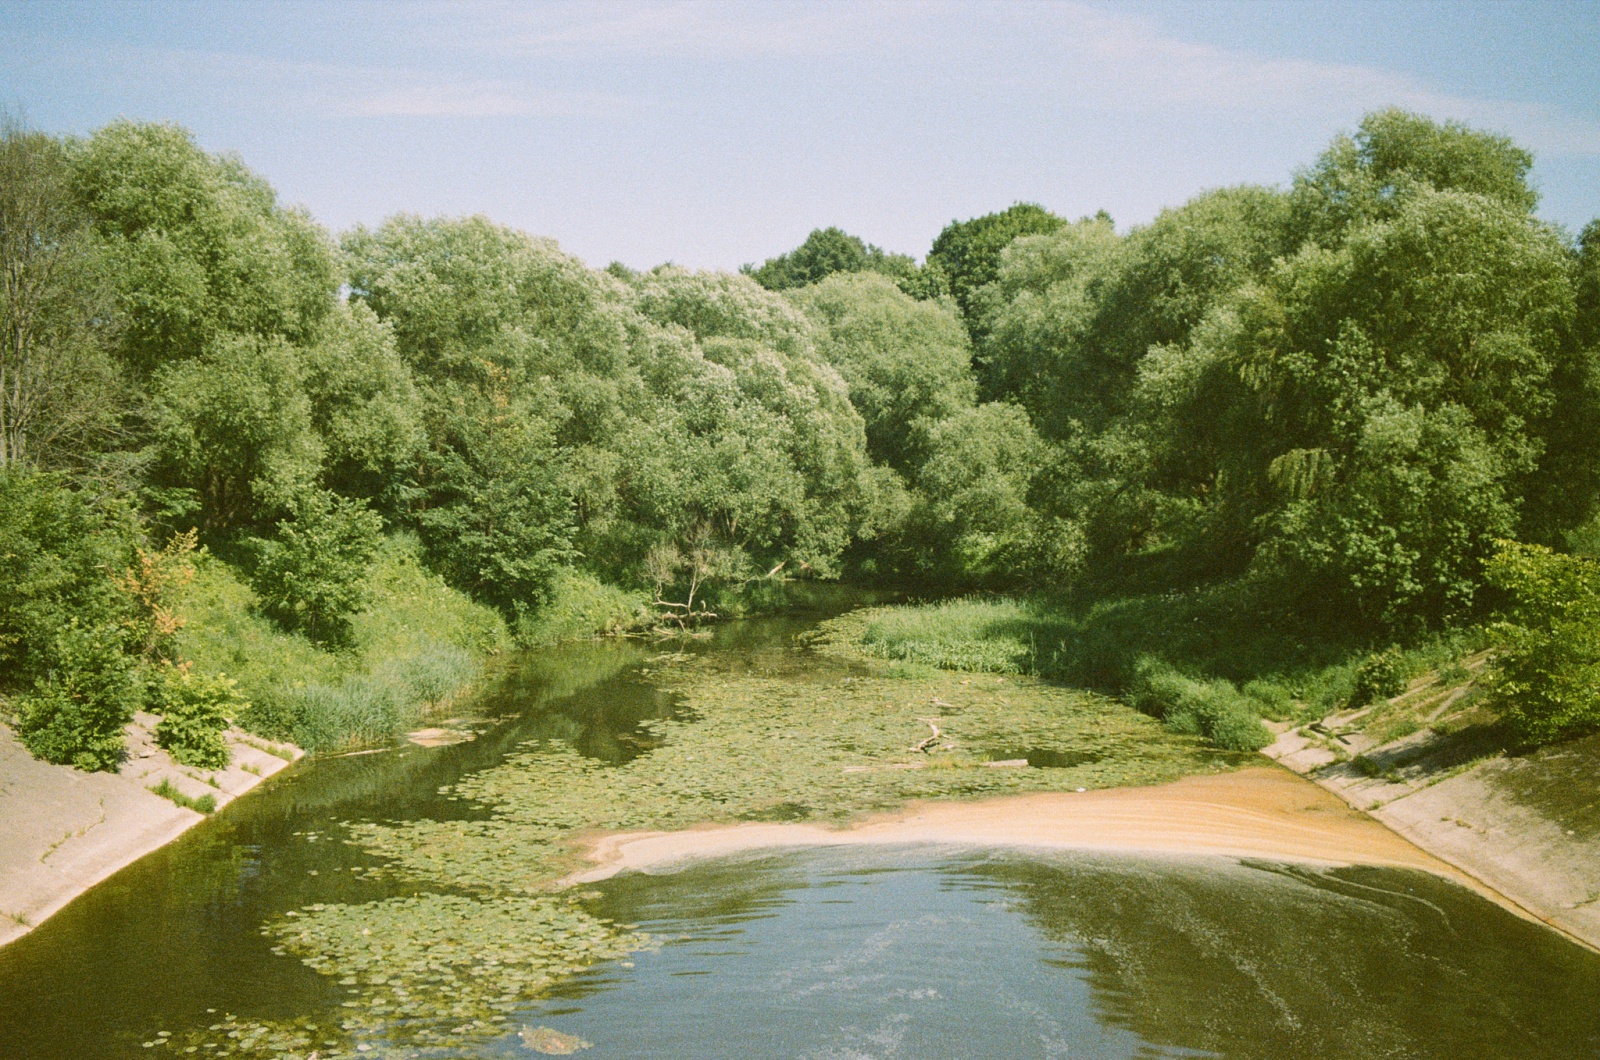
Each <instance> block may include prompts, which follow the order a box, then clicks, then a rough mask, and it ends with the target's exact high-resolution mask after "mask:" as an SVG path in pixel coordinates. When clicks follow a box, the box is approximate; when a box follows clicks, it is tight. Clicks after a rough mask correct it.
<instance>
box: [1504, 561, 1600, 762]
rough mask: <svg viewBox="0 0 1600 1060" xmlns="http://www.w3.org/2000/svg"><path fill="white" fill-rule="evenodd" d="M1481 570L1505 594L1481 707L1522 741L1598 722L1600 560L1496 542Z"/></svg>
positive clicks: (1581, 729)
mask: <svg viewBox="0 0 1600 1060" xmlns="http://www.w3.org/2000/svg"><path fill="white" fill-rule="evenodd" d="M1486 573H1487V576H1488V579H1489V581H1490V583H1491V584H1493V585H1495V586H1497V587H1498V588H1500V589H1502V590H1504V591H1505V592H1506V594H1507V595H1508V596H1509V597H1510V604H1509V607H1508V608H1507V613H1506V617H1505V619H1504V620H1503V621H1501V622H1499V623H1497V624H1496V625H1495V626H1494V627H1493V634H1494V636H1495V639H1496V640H1497V641H1498V642H1499V643H1498V647H1497V649H1496V651H1495V653H1494V655H1493V656H1492V657H1491V659H1490V666H1489V680H1488V683H1487V690H1488V705H1489V706H1490V707H1491V708H1493V709H1495V710H1497V711H1499V713H1500V716H1501V717H1502V718H1503V719H1504V720H1505V722H1506V723H1507V724H1508V725H1509V726H1510V727H1511V729H1512V731H1513V732H1515V733H1516V734H1517V735H1518V736H1519V737H1521V738H1522V739H1524V740H1527V741H1530V742H1535V743H1543V742H1546V741H1549V740H1554V739H1558V738H1560V737H1563V736H1569V735H1575V734H1577V733H1580V732H1584V731H1586V730H1589V729H1594V728H1600V562H1596V561H1595V560H1592V559H1588V558H1585V557H1582V556H1565V555H1560V554H1558V553H1555V552H1552V551H1550V550H1549V549H1547V548H1543V547H1541V546H1539V545H1522V544H1517V543H1514V542H1510V541H1503V542H1501V543H1500V548H1499V551H1498V552H1497V553H1496V554H1495V556H1494V558H1493V559H1492V560H1490V562H1489V564H1488V568H1487V571H1486Z"/></svg>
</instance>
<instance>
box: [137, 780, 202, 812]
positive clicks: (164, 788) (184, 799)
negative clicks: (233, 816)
mask: <svg viewBox="0 0 1600 1060" xmlns="http://www.w3.org/2000/svg"><path fill="white" fill-rule="evenodd" d="M150 793H151V794H152V795H160V796H161V797H162V798H163V799H169V800H171V801H172V802H174V803H176V804H177V805H179V806H182V807H183V808H184V809H186V810H194V811H195V812H196V813H216V812H217V797H216V796H215V795H202V796H200V797H199V798H198V799H196V798H192V797H190V796H188V795H185V794H184V793H183V792H181V791H179V790H178V789H177V788H175V787H173V784H172V781H170V780H167V779H165V778H163V779H162V781H161V783H159V784H157V785H156V786H155V787H153V788H151V789H150Z"/></svg>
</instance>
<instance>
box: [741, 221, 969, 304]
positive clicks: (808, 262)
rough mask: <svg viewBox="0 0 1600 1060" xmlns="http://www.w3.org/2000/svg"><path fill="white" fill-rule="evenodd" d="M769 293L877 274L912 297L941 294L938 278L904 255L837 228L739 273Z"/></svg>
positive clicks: (813, 235)
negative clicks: (843, 275) (841, 276)
mask: <svg viewBox="0 0 1600 1060" xmlns="http://www.w3.org/2000/svg"><path fill="white" fill-rule="evenodd" d="M740 271H741V272H743V273H745V274H746V275H747V276H749V277H750V278H751V279H753V280H755V281H756V282H757V283H759V284H760V285H761V286H763V287H765V288H766V289H767V290H769V291H785V290H789V289H791V288H795V287H805V286H807V285H809V284H813V283H818V282H820V281H822V280H825V279H827V278H828V277H830V276H833V275H836V274H838V273H863V272H867V273H877V274H878V275H880V276H885V277H887V278H888V279H889V280H890V281H891V282H893V283H894V285H895V286H896V287H898V288H900V290H902V291H904V292H905V293H906V294H908V295H910V296H911V297H913V298H933V297H935V296H937V295H938V294H940V293H942V286H941V278H940V277H939V276H938V275H937V274H935V273H930V272H927V271H925V270H923V269H920V268H918V267H917V263H916V262H915V261H913V260H912V259H911V258H910V257H908V256H906V255H905V254H889V253H885V252H884V250H883V249H882V248H881V247H875V246H872V245H871V244H868V243H863V242H862V241H861V240H860V239H859V238H857V237H856V236H853V235H850V234H849V233H847V232H844V231H842V230H840V229H838V228H817V229H813V230H812V232H811V234H810V235H808V236H806V241H805V242H804V243H801V244H800V245H799V246H798V247H796V248H795V249H793V250H791V251H789V252H788V253H787V254H780V255H779V256H778V257H775V258H768V259H767V261H766V262H765V263H764V264H763V265H761V267H760V268H757V267H755V266H753V265H746V266H745V267H744V268H743V269H741V270H740Z"/></svg>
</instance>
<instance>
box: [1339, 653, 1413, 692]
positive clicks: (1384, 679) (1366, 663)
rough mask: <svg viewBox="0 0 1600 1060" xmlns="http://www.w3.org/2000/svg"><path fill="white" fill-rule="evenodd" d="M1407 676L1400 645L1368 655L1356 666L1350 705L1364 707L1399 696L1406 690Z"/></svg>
mask: <svg viewBox="0 0 1600 1060" xmlns="http://www.w3.org/2000/svg"><path fill="white" fill-rule="evenodd" d="M1407 676H1408V675H1407V674H1406V672H1405V670H1404V668H1403V666H1402V658H1401V654H1400V648H1399V646H1398V645H1396V646H1394V647H1392V648H1386V649H1384V650H1383V651H1380V652H1376V653H1374V654H1372V655H1369V656H1367V657H1366V659H1364V660H1362V662H1361V665H1359V666H1357V667H1356V674H1355V687H1354V688H1352V689H1351V690H1350V706H1352V707H1364V706H1366V705H1367V704H1369V703H1377V702H1379V701H1381V700H1385V699H1389V698H1391V697H1393V696H1398V695H1399V694H1400V693H1401V692H1404V691H1405V690H1406V678H1407Z"/></svg>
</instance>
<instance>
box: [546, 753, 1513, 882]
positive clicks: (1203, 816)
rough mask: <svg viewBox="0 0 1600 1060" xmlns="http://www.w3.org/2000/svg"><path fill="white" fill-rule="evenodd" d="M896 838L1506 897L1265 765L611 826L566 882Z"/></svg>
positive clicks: (1304, 783)
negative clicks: (1251, 865)
mask: <svg viewBox="0 0 1600 1060" xmlns="http://www.w3.org/2000/svg"><path fill="white" fill-rule="evenodd" d="M906 843H927V844H937V845H946V846H964V847H1006V848H1017V849H1042V850H1086V851H1102V852H1120V853H1129V854H1141V853H1143V854H1165V855H1173V854H1179V855H1218V856H1224V857H1236V858H1266V859H1273V860H1279V861H1292V862H1305V863H1312V864H1322V865H1349V864H1362V865H1383V866H1390V867H1396V868H1410V869H1421V870H1423V871H1426V872H1432V873H1435V874H1437V875H1439V876H1443V877H1446V878H1447V879H1451V880H1454V881H1456V882H1458V883H1461V884H1463V885H1465V886H1468V887H1471V888H1473V889H1474V890H1477V891H1478V892H1479V893H1483V894H1486V895H1488V896H1490V897H1492V898H1494V899H1495V900H1496V901H1498V902H1501V903H1502V904H1507V905H1510V904H1511V903H1508V902H1507V901H1506V900H1505V899H1504V898H1503V897H1502V896H1500V895H1498V894H1496V893H1494V892H1493V891H1492V890H1490V889H1489V888H1487V887H1484V886H1483V885H1482V884H1480V883H1479V882H1478V881H1476V880H1474V879H1473V878H1472V877H1470V876H1467V875H1466V874H1464V873H1462V872H1460V871H1458V870H1457V869H1455V868H1454V867H1453V866H1451V865H1449V864H1448V863H1446V862H1444V861H1441V860H1440V859H1438V858H1436V857H1434V856H1433V855H1431V854H1429V853H1427V852H1426V851H1423V850H1421V849H1419V848H1418V847H1416V846H1415V845H1413V844H1412V843H1409V842H1407V841H1406V840H1405V839H1402V838H1401V837H1400V836H1398V835H1396V834H1395V833H1394V832H1392V831H1390V830H1389V829H1388V828H1385V827H1384V826H1383V825H1381V824H1379V823H1378V822H1376V821H1374V820H1373V819H1372V818H1371V817H1369V816H1367V815H1366V814H1364V813H1360V812H1359V811H1356V810H1354V809H1351V808H1350V807H1349V806H1348V805H1347V804H1346V803H1345V802H1343V801H1342V800H1340V799H1339V798H1337V797H1335V796H1334V795H1332V794H1330V793H1329V792H1327V791H1324V790H1323V789H1321V788H1319V787H1318V786H1316V785H1315V784H1311V783H1309V782H1307V781H1306V780H1304V779H1302V778H1300V777H1298V776H1295V775H1294V774H1293V773H1291V772H1289V771H1288V770H1285V769H1281V768H1278V767H1275V766H1265V767H1250V768H1246V769H1241V770H1238V771H1237V772H1233V773H1219V774H1209V775H1204V776H1191V777H1185V778H1183V779H1181V780H1177V781H1174V782H1173V783H1170V784H1161V785H1155V786H1152V787H1142V788H1107V789H1102V790H1097V791H1085V792H1053V793H1048V794H1040V795H1021V796H1013V797H1006V798H999V799H985V800H981V801H977V802H918V803H913V804H911V805H910V806H908V807H907V808H906V809H904V810H901V811H898V812H895V813H890V814H882V815H878V816H875V817H870V818H867V819H865V820H863V821H860V822H858V823H856V824H854V825H852V826H850V827H847V828H840V829H830V828H826V827H822V826H819V825H814V824H764V823H752V824H739V825H724V826H708V827H702V828H693V829H688V830H685V831H679V832H621V833H612V834H607V835H602V836H599V837H597V838H595V839H594V840H592V842H591V844H590V846H589V848H588V851H587V854H588V857H589V858H590V859H591V860H592V861H594V862H595V863H596V864H595V865H594V867H593V868H589V869H584V870H580V871H579V872H576V873H574V874H573V875H572V876H570V877H568V881H567V882H570V883H583V882H592V881H595V880H600V879H604V878H606V877H608V876H612V875H615V874H616V873H619V872H625V871H646V870H651V869H663V868H669V867H672V866H675V865H677V864H680V863H683V862H686V861H689V860H692V859H698V858H707V857H722V856H727V855H732V854H739V853H746V852H750V851H759V850H773V849H781V848H785V847H807V846H857V845H865V844H906ZM1519 911H1520V910H1519Z"/></svg>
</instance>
